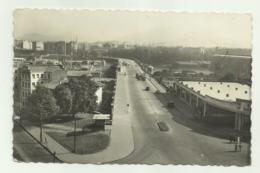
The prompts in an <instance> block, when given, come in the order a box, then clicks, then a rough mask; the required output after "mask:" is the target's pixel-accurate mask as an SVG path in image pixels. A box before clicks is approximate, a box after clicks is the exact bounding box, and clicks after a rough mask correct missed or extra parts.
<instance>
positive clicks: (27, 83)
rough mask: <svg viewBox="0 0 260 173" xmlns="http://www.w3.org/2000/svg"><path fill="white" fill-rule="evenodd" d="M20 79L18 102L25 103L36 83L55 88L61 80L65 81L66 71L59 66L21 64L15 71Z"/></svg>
mask: <svg viewBox="0 0 260 173" xmlns="http://www.w3.org/2000/svg"><path fill="white" fill-rule="evenodd" d="M15 76H16V77H18V78H19V79H20V80H19V82H20V84H19V86H20V104H21V107H22V106H23V105H24V104H25V102H26V100H27V98H28V96H30V94H31V93H32V91H33V90H35V88H36V86H37V85H44V86H46V87H48V88H51V89H53V88H55V87H56V86H57V85H58V84H60V83H61V82H64V81H66V72H65V71H64V70H62V69H61V68H60V67H59V66H35V65H28V66H23V67H21V68H19V69H17V71H16V72H15Z"/></svg>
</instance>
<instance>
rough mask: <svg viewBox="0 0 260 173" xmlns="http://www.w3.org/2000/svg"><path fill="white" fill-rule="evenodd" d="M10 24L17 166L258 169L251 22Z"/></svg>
mask: <svg viewBox="0 0 260 173" xmlns="http://www.w3.org/2000/svg"><path fill="white" fill-rule="evenodd" d="M13 15H14V23H13V27H14V32H13V34H14V38H13V43H14V44H13V55H14V57H13V70H12V72H13V82H14V83H13V159H14V160H15V161H16V162H43V163H81V164H89V163H94V164H149V165H150V164H172V165H180V164H181V165H219V166H221V165H222V166H248V165H250V164H251V130H250V129H251V84H252V81H251V63H252V55H251V53H252V47H251V46H252V43H251V42H252V31H251V30H252V16H251V15H250V14H233V13H185V12H152V11H149V12H148V11H147V12H141V11H123V10H122V11H108V10H87V9H86V10H65V9H63V10H57V9H16V10H15V11H14V13H13Z"/></svg>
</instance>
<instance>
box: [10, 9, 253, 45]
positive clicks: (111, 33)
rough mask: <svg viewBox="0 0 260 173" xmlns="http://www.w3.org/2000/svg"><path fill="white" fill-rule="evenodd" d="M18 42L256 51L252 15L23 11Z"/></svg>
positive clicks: (16, 25) (16, 24) (17, 30)
mask: <svg viewBox="0 0 260 173" xmlns="http://www.w3.org/2000/svg"><path fill="white" fill-rule="evenodd" d="M14 18H15V19H14V20H15V22H14V34H15V38H16V39H37V40H76V39H78V40H79V41H88V42H95V41H120V42H130V43H138V44H163V45H167V46H194V47H197V46H202V47H216V46H218V47H237V48H251V28H252V26H251V24H252V23H251V22H252V21H251V16H250V15H249V14H216V13H198V14H196V13H172V12H167V13H159V12H125V11H121V12H120V11H117V12H115V11H114V12H111V11H110V12H108V11H102V10H100V11H95V12H94V11H88V10H63V11H59V10H17V11H16V12H15V14H14Z"/></svg>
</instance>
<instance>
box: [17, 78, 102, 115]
mask: <svg viewBox="0 0 260 173" xmlns="http://www.w3.org/2000/svg"><path fill="white" fill-rule="evenodd" d="M96 90H97V85H96V83H95V82H94V81H92V80H91V79H90V78H89V77H87V76H81V77H80V78H78V79H76V78H72V79H70V80H69V82H67V83H63V84H60V85H58V86H57V87H56V88H55V89H54V90H50V89H48V88H46V87H43V86H37V87H36V89H35V90H34V91H33V93H32V94H31V95H30V96H29V97H28V99H27V102H26V103H25V105H24V107H23V110H22V116H23V117H28V118H29V119H34V120H45V119H48V118H50V117H53V116H55V115H57V114H58V113H65V114H69V115H72V116H73V115H75V114H76V113H78V112H92V111H95V110H96V108H97V103H96V99H97V97H96V95H95V92H96Z"/></svg>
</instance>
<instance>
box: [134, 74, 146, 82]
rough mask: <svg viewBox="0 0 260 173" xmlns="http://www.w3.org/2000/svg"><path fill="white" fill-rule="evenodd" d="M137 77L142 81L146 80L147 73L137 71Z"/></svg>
mask: <svg viewBox="0 0 260 173" xmlns="http://www.w3.org/2000/svg"><path fill="white" fill-rule="evenodd" d="M135 78H136V79H137V80H140V81H145V80H146V77H145V75H144V74H139V73H136V75H135Z"/></svg>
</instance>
